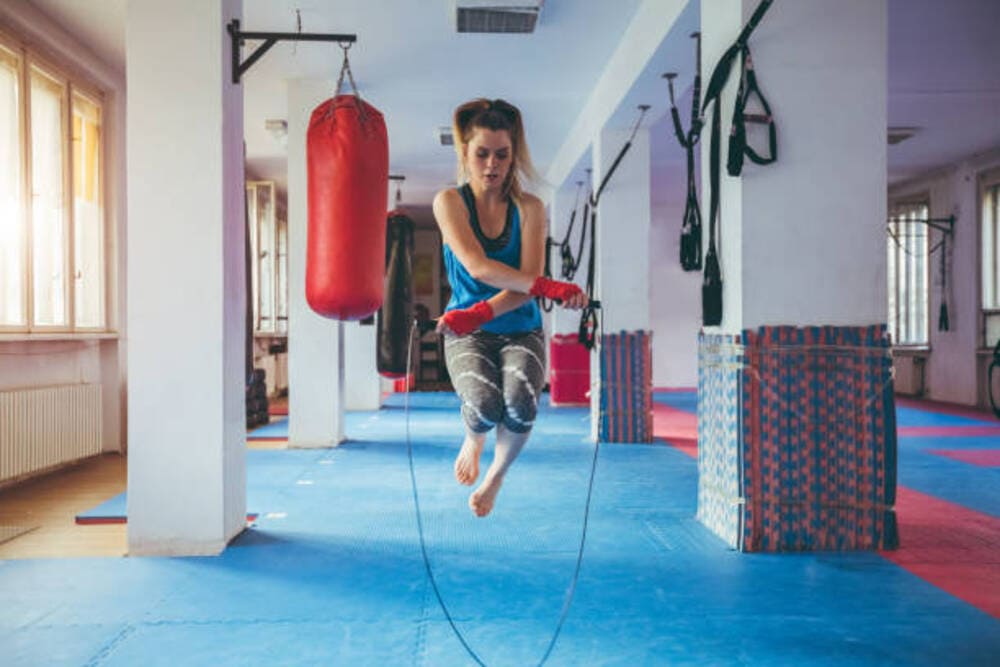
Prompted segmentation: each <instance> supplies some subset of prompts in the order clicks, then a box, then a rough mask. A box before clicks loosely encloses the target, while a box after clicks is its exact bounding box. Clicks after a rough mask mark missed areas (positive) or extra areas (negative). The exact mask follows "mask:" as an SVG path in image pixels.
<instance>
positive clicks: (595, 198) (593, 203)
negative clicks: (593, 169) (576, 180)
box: [589, 104, 650, 208]
mask: <svg viewBox="0 0 1000 667" xmlns="http://www.w3.org/2000/svg"><path fill="white" fill-rule="evenodd" d="M649 108H650V107H649V105H648V104H640V105H639V118H637V119H636V121H635V125H633V126H632V133H631V134H630V135H629V137H628V141H626V142H625V145H624V146H622V148H621V150H620V151H618V155H617V156H616V157H615V161H614V162H612V163H611V168H610V169H608V173H606V174H604V178H602V179H601V185H600V187H598V188H597V192H596V193H594V194H592V195H591V196H590V197H589V201H590V207H591V208H597V202H599V201H600V199H601V193H602V192H604V188H606V187H607V186H608V182H609V181H610V180H611V177H612V176H614V174H615V170H616V169H618V165H620V164H621V162H622V158H624V157H625V154H626V153H628V149H630V148H632V140H633V139H635V135H636V133H638V132H639V126H640V125H642V119H643V117H644V116H645V115H646V112H647V111H649Z"/></svg>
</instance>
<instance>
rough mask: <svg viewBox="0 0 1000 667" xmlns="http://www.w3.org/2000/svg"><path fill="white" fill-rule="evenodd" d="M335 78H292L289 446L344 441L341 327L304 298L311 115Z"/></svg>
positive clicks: (289, 98) (289, 208) (290, 85)
mask: <svg viewBox="0 0 1000 667" xmlns="http://www.w3.org/2000/svg"><path fill="white" fill-rule="evenodd" d="M334 88H335V84H334V82H331V81H305V80H295V81H289V82H288V253H289V255H288V260H289V261H288V444H289V446H291V447H330V446H333V445H337V444H339V443H340V442H341V441H343V439H344V426H343V424H344V396H343V386H344V382H343V370H344V369H343V357H344V353H343V345H344V340H343V338H344V333H343V329H344V327H343V326H338V322H336V321H335V320H329V319H326V318H325V317H321V316H319V315H317V314H316V313H314V312H313V311H312V309H311V308H309V304H308V303H307V302H306V228H307V224H308V222H307V221H308V217H307V198H306V189H307V177H306V131H307V130H308V128H309V116H310V115H311V114H312V111H313V109H315V108H316V106H317V105H319V104H320V103H321V102H322V101H323V100H325V99H326V98H328V97H330V96H331V95H332V91H333V90H334Z"/></svg>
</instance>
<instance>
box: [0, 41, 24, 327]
mask: <svg viewBox="0 0 1000 667" xmlns="http://www.w3.org/2000/svg"><path fill="white" fill-rule="evenodd" d="M20 72H21V59H20V57H19V56H18V54H16V53H14V52H12V51H9V50H7V49H5V48H3V46H2V45H0V327H2V326H10V327H24V326H25V325H27V319H26V318H27V308H26V307H25V294H26V286H25V284H24V278H25V276H26V275H27V271H26V266H25V251H26V246H25V235H24V231H25V225H24V212H23V206H24V180H23V175H22V166H23V161H22V159H21V157H22V152H23V151H22V148H21V138H22V137H21V134H22V132H21V127H22V124H21V108H22V106H23V105H22V104H21V77H20Z"/></svg>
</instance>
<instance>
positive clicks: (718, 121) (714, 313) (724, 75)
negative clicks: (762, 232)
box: [701, 0, 773, 326]
mask: <svg viewBox="0 0 1000 667" xmlns="http://www.w3.org/2000/svg"><path fill="white" fill-rule="evenodd" d="M772 2H773V0H762V1H761V3H760V4H759V5H757V9H755V10H754V13H753V16H751V17H750V21H749V22H747V24H746V26H744V27H743V30H742V31H741V32H740V35H739V37H738V38H737V39H736V42H735V43H734V44H733V45H732V46H730V47H729V48H728V49H727V50H726V52H725V53H724V54H722V58H721V59H720V60H719V62H718V64H716V66H715V69H714V70H713V71H712V76H711V78H710V79H709V82H708V90H706V92H705V99H704V101H703V102H702V113H703V114H704V112H705V110H706V109H708V106H709V105H710V104H711V105H712V135H711V140H710V141H711V143H710V145H709V174H710V188H711V196H710V206H709V218H708V252H707V253H706V255H705V274H704V279H703V281H702V286H701V307H702V321H703V323H704V325H705V326H716V325H718V324H721V323H722V271H721V268H720V265H719V257H718V250H717V249H716V244H715V236H716V227H717V226H718V224H719V216H720V211H719V187H720V181H721V171H722V169H721V161H722V156H721V149H722V146H721V140H722V139H721V135H722V116H721V109H720V106H721V98H720V96H721V94H722V89H723V88H725V87H726V82H727V81H728V80H729V74H730V72H731V71H732V68H733V62H734V61H735V60H736V56H738V55H741V54H742V53H743V51H744V50H745V49H746V44H747V40H748V39H749V38H750V34H751V33H752V32H753V31H754V28H756V27H757V24H758V23H760V20H761V19H762V18H763V17H764V14H765V13H766V12H767V9H768V7H770V6H771V3H772ZM769 115H770V114H769Z"/></svg>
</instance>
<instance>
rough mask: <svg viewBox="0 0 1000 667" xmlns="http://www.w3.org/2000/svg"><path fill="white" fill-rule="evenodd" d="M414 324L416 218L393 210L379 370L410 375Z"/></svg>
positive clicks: (388, 228) (391, 375)
mask: <svg viewBox="0 0 1000 667" xmlns="http://www.w3.org/2000/svg"><path fill="white" fill-rule="evenodd" d="M412 324H413V221H412V220H410V218H409V217H407V216H406V214H404V213H402V212H401V211H399V210H395V211H390V212H389V217H388V220H387V221H386V234H385V298H384V300H383V301H382V307H381V308H379V311H378V327H377V331H378V355H377V356H378V362H377V363H378V372H379V375H381V376H383V377H386V378H392V379H396V378H402V377H406V375H407V370H408V369H407V368H406V353H407V349H406V348H407V343H408V342H409V339H410V326H411V325H412Z"/></svg>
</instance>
